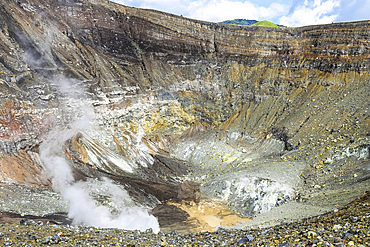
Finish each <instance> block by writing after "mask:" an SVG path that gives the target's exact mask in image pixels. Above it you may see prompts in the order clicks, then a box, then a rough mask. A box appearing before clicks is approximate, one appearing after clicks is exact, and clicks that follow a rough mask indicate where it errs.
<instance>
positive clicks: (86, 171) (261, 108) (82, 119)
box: [0, 0, 370, 218]
mask: <svg viewBox="0 0 370 247" xmlns="http://www.w3.org/2000/svg"><path fill="white" fill-rule="evenodd" d="M0 28H1V32H0V104H1V106H2V107H1V111H0V138H1V139H0V158H1V160H0V168H1V169H0V179H1V180H2V181H5V182H7V183H4V185H3V187H2V190H4V191H5V190H7V189H6V187H7V185H6V184H8V183H9V182H11V183H14V184H16V186H18V185H20V186H23V185H25V186H37V187H38V186H44V187H46V188H47V187H49V186H51V184H54V190H56V191H58V189H57V188H55V177H56V174H54V175H53V172H52V171H54V170H55V169H56V168H55V167H52V168H50V167H48V165H47V164H45V163H54V161H55V160H58V159H59V158H61V159H63V160H64V161H63V164H64V163H68V164H69V167H72V168H71V169H72V171H71V174H73V178H74V179H75V180H76V181H90V182H91V183H90V184H94V181H95V179H98V178H99V179H100V180H99V179H98V180H99V181H100V182H101V181H102V178H103V177H106V178H109V180H110V181H114V183H116V184H118V183H119V184H120V185H121V187H122V188H121V189H124V190H126V191H128V193H129V194H130V197H131V198H133V200H134V202H135V204H140V205H145V206H147V207H150V208H153V207H154V206H155V205H156V204H157V203H159V202H163V203H164V202H168V201H169V200H170V201H171V200H174V201H176V202H179V201H182V200H190V201H196V202H197V201H199V200H200V197H204V196H206V197H211V198H219V199H222V200H226V201H227V203H228V208H229V209H232V210H236V211H237V212H238V213H240V214H241V215H244V216H250V215H253V214H254V213H258V212H264V211H266V210H269V209H271V208H272V207H274V206H276V205H278V204H281V203H284V202H286V201H289V200H294V199H297V200H300V201H304V202H306V203H311V204H314V205H318V206H320V207H323V206H325V207H328V208H329V207H330V206H332V205H335V204H338V203H340V204H343V203H345V202H348V201H349V200H352V199H354V198H355V197H357V196H358V195H360V194H362V193H363V192H364V190H365V188H368V185H369V174H370V172H369V167H370V165H369V143H370V140H369V136H370V134H369V133H370V119H369V98H370V97H369V96H370V95H369V94H370V91H369V90H368V88H369V82H370V73H369V66H370V44H369V40H370V38H369V36H370V22H369V21H362V22H353V23H337V24H330V25H318V26H308V27H300V28H263V27H241V26H233V25H221V24H215V23H209V22H203V21H197V20H191V19H186V18H182V17H178V16H175V15H171V14H166V13H162V12H158V11H153V10H143V9H136V8H130V7H126V6H122V5H118V4H114V3H111V2H109V1H105V0H73V1H72V0H53V1H51V0H50V1H39V0H17V1H15V0H14V1H13V0H4V1H2V2H1V3H0ZM190 126H192V127H191V128H189V127H190ZM66 129H68V130H69V132H68V133H67V132H65V130H66ZM185 130H187V131H186V132H184V131H185ZM53 133H57V134H54V135H52V134H53ZM181 134H182V135H181ZM52 136H54V140H55V139H58V140H59V142H52V141H51V140H52V138H51V137H52ZM48 145H50V147H52V148H49V149H48ZM53 145H55V146H53ZM54 149H55V150H57V149H58V150H59V151H58V152H56V153H57V154H53V155H54V156H50V155H51V153H53V150H54ZM45 150H49V152H46V151H45ZM45 153H46V154H47V155H44V156H43V154H45ZM50 157H53V159H49V158H50ZM47 161H49V162H47ZM71 174H70V175H71ZM185 174H188V175H187V176H185ZM187 179H188V180H192V181H195V182H184V181H185V180H187ZM68 181H69V180H68ZM68 181H67V182H68ZM69 182H71V181H69ZM196 182H199V183H200V184H201V183H203V185H202V186H201V187H200V189H199V184H197V183H196ZM222 182H225V183H226V184H229V185H222V186H219V185H220V184H222ZM246 183H247V184H248V183H249V184H254V185H255V187H257V188H258V189H257V190H255V189H252V190H250V191H249V190H248V189H246V187H247V186H246ZM217 186H218V187H217ZM108 187H109V186H108ZM225 188H226V189H225ZM267 188H279V189H281V188H283V190H274V189H272V190H271V191H269V192H266V189H267ZM284 188H286V189H284ZM93 190H94V186H90V194H94V193H95V194H94V195H95V197H98V198H99V197H100V199H101V198H105V199H106V198H109V196H107V195H106V194H104V193H103V192H101V193H100V194H99V192H96V191H95V192H92V191H93ZM199 190H200V191H201V195H200V193H199ZM240 190H241V191H242V193H239V192H240ZM10 191H11V190H10ZM238 191H239V192H238ZM8 193H9V192H8ZM230 193H231V195H233V196H230ZM255 194H256V195H257V194H258V195H260V196H255ZM265 194H267V195H270V196H264V195H265ZM276 194H279V195H280V196H278V197H276V196H275V195H276ZM110 195H112V193H111V194H110ZM252 195H253V196H252ZM281 195H282V196H281ZM47 197H48V196H47ZM48 198H50V197H48ZM2 200H3V201H2V205H3V206H2V210H7V211H16V212H19V213H27V204H26V205H25V208H23V209H17V208H14V207H16V206H14V207H12V206H11V205H10V206H9V204H7V201H6V198H5V197H2ZM264 200H265V201H264ZM100 201H104V200H103V199H102V200H100ZM261 202H262V204H261ZM130 203H131V202H128V203H127V205H129V204H130ZM106 204H109V203H106ZM127 205H126V206H127ZM261 205H262V206H261ZM115 206H117V205H115ZM112 207H113V208H114V206H112ZM58 208H59V207H58ZM66 210H67V209H60V211H63V212H65V211H66ZM43 212H47V213H53V211H47V210H46V211H43ZM55 212H56V211H54V213H55ZM185 218H186V217H185Z"/></svg>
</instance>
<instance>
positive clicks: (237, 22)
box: [219, 19, 258, 26]
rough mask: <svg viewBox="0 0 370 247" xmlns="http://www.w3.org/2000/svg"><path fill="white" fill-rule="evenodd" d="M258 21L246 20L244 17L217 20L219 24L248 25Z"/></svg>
mask: <svg viewBox="0 0 370 247" xmlns="http://www.w3.org/2000/svg"><path fill="white" fill-rule="evenodd" d="M257 22H258V21H256V20H246V19H234V20H228V21H222V22H219V23H221V24H230V25H242V26H250V25H253V24H255V23H257Z"/></svg>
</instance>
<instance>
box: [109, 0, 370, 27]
mask: <svg viewBox="0 0 370 247" xmlns="http://www.w3.org/2000/svg"><path fill="white" fill-rule="evenodd" d="M113 1H114V2H117V3H120V4H124V5H127V6H131V7H139V8H149V9H156V10H161V11H164V12H168V13H172V14H176V15H183V16H185V17H189V18H193V19H198V20H205V21H212V22H220V21H225V20H232V19H250V20H259V21H262V20H269V21H272V22H274V23H277V24H282V25H286V26H291V27H297V26H306V25H315V24H326V23H332V22H345V21H360V20H370V0H113Z"/></svg>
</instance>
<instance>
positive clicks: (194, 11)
mask: <svg viewBox="0 0 370 247" xmlns="http://www.w3.org/2000/svg"><path fill="white" fill-rule="evenodd" d="M287 9H288V6H285V5H283V4H278V3H272V4H271V5H270V6H268V7H262V6H258V5H256V4H253V3H251V2H249V1H231V0H212V1H192V2H191V3H190V5H189V6H188V13H189V14H188V16H189V17H191V18H194V19H200V20H207V21H214V22H219V21H225V20H233V19H252V20H253V19H254V20H273V19H274V18H275V17H277V16H280V15H282V14H286V13H287Z"/></svg>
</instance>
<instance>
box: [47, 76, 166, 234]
mask: <svg viewBox="0 0 370 247" xmlns="http://www.w3.org/2000/svg"><path fill="white" fill-rule="evenodd" d="M55 83H56V84H55V85H56V86H57V91H58V93H59V94H60V95H59V97H58V99H59V100H60V104H61V105H64V106H65V108H64V109H61V112H62V117H63V121H62V125H61V126H57V127H55V128H58V129H59V130H54V131H52V132H51V133H50V134H49V136H48V138H47V140H46V141H44V142H43V143H42V144H41V145H40V158H41V161H42V163H43V164H44V166H45V168H46V170H47V172H48V174H49V175H50V177H51V180H52V184H53V188H54V189H55V190H56V191H58V192H59V193H61V195H62V198H63V199H64V200H66V201H67V202H68V206H69V213H68V216H69V217H70V218H71V219H72V220H73V223H74V224H82V225H89V226H96V227H112V228H122V229H127V230H142V231H143V230H146V229H149V228H152V230H153V231H154V232H158V231H159V224H158V221H157V219H156V218H155V217H154V216H152V215H149V213H148V211H147V209H144V208H139V207H128V206H127V204H131V206H132V204H133V203H132V201H131V199H130V198H129V196H128V194H127V192H126V191H125V190H124V189H122V188H121V187H118V186H117V185H114V184H113V183H111V182H110V181H109V180H108V179H103V181H98V180H94V181H96V183H97V184H98V182H99V183H100V184H98V186H99V188H98V189H95V191H93V189H92V188H93V187H94V186H91V184H89V183H88V182H81V181H80V182H76V181H74V178H73V171H72V168H71V166H70V165H69V162H71V161H69V160H68V159H67V158H66V155H65V153H64V152H65V147H64V145H65V142H66V141H67V140H68V139H70V138H71V137H73V136H74V135H75V134H76V133H77V132H78V131H83V130H86V129H91V128H93V119H94V118H93V110H92V107H91V106H89V105H88V104H87V103H86V102H87V101H86V100H85V99H84V95H85V94H84V90H83V89H82V88H81V87H80V86H79V81H76V80H70V79H62V78H56V79H55ZM63 112H64V113H63ZM71 116H74V117H73V118H71ZM64 126H67V127H64ZM95 187H97V185H95ZM97 190H104V193H105V194H109V195H110V196H111V201H113V202H115V203H114V205H115V210H114V211H115V212H112V210H110V207H108V205H99V204H98V202H97V201H96V200H94V198H93V197H92V196H91V194H92V193H94V192H95V193H96V191H97ZM126 202H128V203H126Z"/></svg>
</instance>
